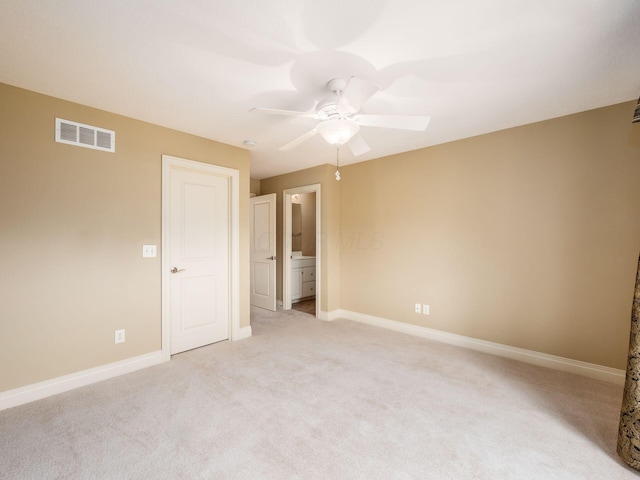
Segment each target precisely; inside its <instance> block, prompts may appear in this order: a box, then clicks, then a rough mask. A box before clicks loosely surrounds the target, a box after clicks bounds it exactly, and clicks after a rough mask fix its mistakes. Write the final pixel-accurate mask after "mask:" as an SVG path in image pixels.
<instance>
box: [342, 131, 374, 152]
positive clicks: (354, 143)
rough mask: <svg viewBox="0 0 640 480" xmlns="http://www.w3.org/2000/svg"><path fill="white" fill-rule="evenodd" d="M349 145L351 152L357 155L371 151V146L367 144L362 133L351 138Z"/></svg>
mask: <svg viewBox="0 0 640 480" xmlns="http://www.w3.org/2000/svg"><path fill="white" fill-rule="evenodd" d="M347 147H349V150H351V153H353V154H354V155H355V156H356V157H357V156H358V155H362V154H363V153H367V152H369V151H371V147H370V146H369V145H367V142H365V141H364V138H362V137H361V136H360V135H356V136H354V137H353V138H352V139H351V140H349V143H347Z"/></svg>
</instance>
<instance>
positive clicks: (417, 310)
mask: <svg viewBox="0 0 640 480" xmlns="http://www.w3.org/2000/svg"><path fill="white" fill-rule="evenodd" d="M416 313H422V305H420V304H419V303H416Z"/></svg>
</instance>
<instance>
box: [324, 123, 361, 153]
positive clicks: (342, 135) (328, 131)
mask: <svg viewBox="0 0 640 480" xmlns="http://www.w3.org/2000/svg"><path fill="white" fill-rule="evenodd" d="M316 130H317V132H318V133H319V134H320V135H321V136H322V138H324V139H325V140H326V141H327V143H329V144H331V145H334V146H336V147H339V146H341V145H344V144H345V143H347V142H348V141H349V140H351V139H352V138H353V136H354V135H355V134H356V133H358V130H360V125H358V124H357V123H356V122H354V121H353V120H349V119H348V118H334V119H330V120H325V121H323V122H320V123H319V124H318V125H316Z"/></svg>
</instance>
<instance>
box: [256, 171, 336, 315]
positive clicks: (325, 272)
mask: <svg viewBox="0 0 640 480" xmlns="http://www.w3.org/2000/svg"><path fill="white" fill-rule="evenodd" d="M334 172H335V166H332V165H320V166H318V167H314V168H309V169H306V170H301V171H299V172H294V173H290V174H287V175H279V176H277V177H271V178H266V179H263V180H261V181H260V191H261V193H262V195H266V194H268V193H275V194H276V204H277V207H276V209H277V210H276V214H277V215H276V241H277V249H278V250H277V252H278V255H277V257H278V260H277V261H276V276H277V280H276V281H277V296H278V298H279V299H282V213H283V211H282V191H283V190H286V189H289V188H294V187H302V186H305V185H313V184H316V183H319V184H320V185H321V208H322V219H321V223H322V232H316V235H321V237H322V266H321V267H322V278H321V285H320V288H322V297H321V303H322V304H321V305H320V309H321V310H322V311H323V312H329V311H332V310H336V309H338V308H340V250H339V248H338V245H339V235H340V189H339V182H336V179H335V177H334V176H333V173H334Z"/></svg>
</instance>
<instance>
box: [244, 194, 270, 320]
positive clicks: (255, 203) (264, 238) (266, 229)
mask: <svg viewBox="0 0 640 480" xmlns="http://www.w3.org/2000/svg"><path fill="white" fill-rule="evenodd" d="M250 222H251V228H250V230H251V232H250V235H251V305H255V306H256V307H261V308H266V309H267V310H271V311H275V310H276V256H275V255H276V194H275V193H271V194H269V195H261V196H259V197H253V198H252V199H251V213H250Z"/></svg>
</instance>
